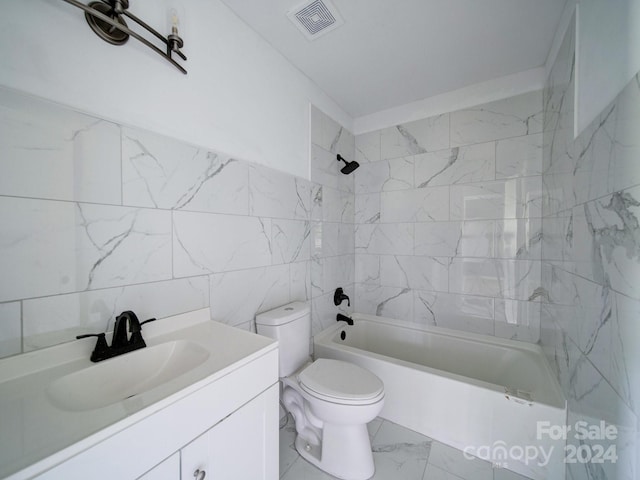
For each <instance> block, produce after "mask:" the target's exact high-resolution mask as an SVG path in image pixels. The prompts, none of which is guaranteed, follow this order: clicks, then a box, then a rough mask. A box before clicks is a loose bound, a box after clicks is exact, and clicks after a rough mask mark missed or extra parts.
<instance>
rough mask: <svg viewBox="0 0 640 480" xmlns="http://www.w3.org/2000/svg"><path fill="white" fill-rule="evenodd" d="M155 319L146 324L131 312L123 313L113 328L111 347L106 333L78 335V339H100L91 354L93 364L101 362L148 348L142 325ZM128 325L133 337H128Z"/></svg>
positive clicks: (117, 318)
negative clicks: (143, 336)
mask: <svg viewBox="0 0 640 480" xmlns="http://www.w3.org/2000/svg"><path fill="white" fill-rule="evenodd" d="M154 320H155V318H150V319H149V320H145V321H144V322H140V321H139V320H138V317H137V316H136V314H135V313H133V312H132V311H131V310H127V311H126V312H122V313H121V314H120V315H118V316H117V317H116V323H115V325H114V326H113V338H112V340H111V346H109V345H107V340H106V337H105V334H104V333H90V334H87V335H78V336H77V337H76V338H77V339H80V338H87V337H98V341H97V342H96V346H95V348H94V349H93V352H92V353H91V361H92V362H100V361H102V360H106V359H107V358H112V357H116V356H118V355H122V354H123V353H128V352H132V351H134V350H138V349H140V348H144V347H146V346H147V344H146V343H145V341H144V339H143V338H142V325H144V324H145V323H148V322H153V321H154ZM127 323H128V324H129V332H130V333H131V337H130V338H128V337H127Z"/></svg>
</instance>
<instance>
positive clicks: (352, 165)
mask: <svg viewBox="0 0 640 480" xmlns="http://www.w3.org/2000/svg"><path fill="white" fill-rule="evenodd" d="M336 160H338V161H339V162H344V167H342V168H341V169H340V171H341V172H342V173H344V174H345V175H349V174H350V173H351V172H353V171H354V170H355V169H356V168H358V167H359V166H360V164H359V163H358V162H356V161H355V160H353V161H351V162H347V161H346V160H345V159H344V158H342V155H340V154H338V155H337V156H336Z"/></svg>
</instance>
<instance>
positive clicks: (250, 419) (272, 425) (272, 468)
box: [180, 384, 278, 480]
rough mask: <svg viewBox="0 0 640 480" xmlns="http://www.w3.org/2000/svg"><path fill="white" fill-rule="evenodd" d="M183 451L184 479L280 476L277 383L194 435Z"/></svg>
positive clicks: (274, 478) (252, 479)
mask: <svg viewBox="0 0 640 480" xmlns="http://www.w3.org/2000/svg"><path fill="white" fill-rule="evenodd" d="M180 455H181V459H182V462H181V464H182V468H181V472H182V477H181V478H182V480H201V479H205V480H230V479H233V480H277V479H278V385H277V384H276V385H274V386H272V387H271V388H269V389H268V390H266V391H265V392H263V393H262V394H260V395H258V396H257V397H256V398H254V399H253V400H251V401H250V402H249V403H247V404H245V405H244V406H243V407H241V408H240V409H238V410H236V411H235V412H234V413H232V414H231V415H230V416H228V417H227V418H225V419H224V420H222V421H221V422H220V423H218V424H217V425H215V426H214V427H213V428H211V429H210V430H208V431H207V432H205V433H204V434H203V435H201V436H200V437H198V438H197V439H195V440H194V441H193V442H191V443H190V444H189V445H187V446H186V447H184V448H183V449H182V450H181V451H180ZM198 471H199V472H205V474H204V475H203V474H202V473H200V474H199V475H198Z"/></svg>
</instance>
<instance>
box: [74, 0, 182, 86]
mask: <svg viewBox="0 0 640 480" xmlns="http://www.w3.org/2000/svg"><path fill="white" fill-rule="evenodd" d="M63 1H65V2H67V3H70V4H71V5H73V6H75V7H78V8H80V9H81V10H84V16H85V18H86V20H87V23H88V24H89V26H90V27H91V30H93V31H94V32H95V33H96V35H98V36H99V37H100V38H101V39H103V40H104V41H105V42H109V43H111V44H112V45H124V44H125V43H127V40H129V37H133V38H135V39H136V40H138V41H140V42H142V43H143V44H144V45H146V46H147V47H149V48H150V49H151V50H153V51H154V52H156V53H157V54H158V55H160V56H162V57H164V58H165V59H166V60H167V61H168V62H169V63H171V64H172V65H173V66H174V67H176V68H177V69H178V70H180V71H181V72H182V73H184V74H186V73H187V71H186V70H185V69H184V68H183V67H182V65H180V64H179V63H178V62H176V61H175V60H174V59H173V58H172V55H173V54H174V53H175V54H176V55H177V56H178V57H180V58H181V59H182V60H185V61H186V60H187V57H186V56H185V55H184V54H183V53H182V52H181V51H180V49H181V48H182V47H183V46H184V42H183V40H182V38H180V36H179V35H178V22H179V19H178V14H177V12H176V11H175V10H172V11H170V12H169V15H170V20H171V33H170V34H169V35H167V37H166V38H165V37H163V36H162V35H161V34H160V33H158V31H157V30H155V29H154V28H152V27H150V26H149V25H147V24H146V23H145V22H143V21H142V20H140V19H139V18H138V17H136V16H135V15H134V14H133V13H131V12H129V11H128V10H127V9H128V8H129V0H96V1H93V2H89V4H87V5H85V4H84V3H81V2H79V1H77V0H63ZM124 17H127V18H128V19H130V20H133V21H134V22H135V23H137V24H138V25H140V26H141V27H142V28H144V29H145V30H146V31H147V32H149V33H150V34H152V35H153V36H155V37H156V38H157V39H158V40H160V41H161V42H163V43H164V46H165V47H166V49H165V51H163V50H161V49H160V48H158V47H157V46H155V45H154V44H153V43H151V42H150V41H149V40H147V39H146V38H144V37H142V36H141V35H139V34H137V33H136V32H134V31H133V30H131V29H130V28H129V27H128V26H127V22H126V21H125V19H124Z"/></svg>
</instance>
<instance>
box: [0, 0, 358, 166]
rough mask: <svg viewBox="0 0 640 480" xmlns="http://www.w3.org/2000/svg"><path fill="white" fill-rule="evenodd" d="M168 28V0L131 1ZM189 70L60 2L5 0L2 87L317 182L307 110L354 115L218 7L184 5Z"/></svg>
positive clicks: (212, 3) (214, 3)
mask: <svg viewBox="0 0 640 480" xmlns="http://www.w3.org/2000/svg"><path fill="white" fill-rule="evenodd" d="M131 3H132V5H131V11H132V12H133V13H135V14H136V15H138V16H139V17H140V18H142V19H143V20H145V21H146V22H147V23H149V24H150V25H152V26H154V27H159V28H158V29H159V30H161V31H162V32H165V31H166V30H167V28H166V27H165V25H166V23H167V11H168V6H169V1H168V0H159V1H152V2H151V1H147V2H143V1H139V0H134V1H132V2H131ZM176 5H178V6H179V9H180V13H181V19H180V23H181V31H180V34H181V36H182V37H183V38H184V40H185V48H184V53H185V54H186V55H187V57H188V61H187V62H186V63H185V64H184V65H185V67H186V69H187V70H188V72H189V73H188V75H186V76H185V75H182V74H181V73H180V72H179V71H178V70H176V69H175V68H174V67H172V66H171V65H170V64H169V63H168V62H166V61H165V60H163V59H162V58H161V57H160V56H158V55H157V54H155V53H153V52H152V51H151V50H149V49H148V48H146V47H144V46H142V44H140V43H139V42H137V41H135V40H133V39H130V40H129V42H128V43H127V44H126V45H124V46H120V47H115V46H112V45H110V44H107V43H106V42H104V41H102V40H100V39H99V38H98V37H97V36H96V35H95V34H94V33H93V32H92V31H91V30H90V29H89V26H88V25H87V24H86V22H85V20H84V16H83V13H82V11H81V10H79V9H77V8H75V7H73V6H71V5H69V4H67V3H65V2H63V1H62V0H29V1H12V2H5V4H4V5H3V14H2V16H0V85H4V86H7V87H12V88H15V89H18V90H21V91H23V92H27V93H30V94H33V95H36V96H39V97H42V98H46V99H50V100H53V101H55V102H57V103H61V104H63V105H67V106H70V107H72V108H74V109H77V110H79V111H82V112H86V113H90V114H93V115H97V116H100V117H103V118H106V119H108V120H113V121H117V122H119V123H121V124H126V125H131V126H137V127H141V128H145V129H148V130H152V131H154V132H158V133H161V134H163V135H168V136H170V137H174V138H177V139H180V140H183V141H186V142H189V143H193V144H196V145H200V146H204V147H209V148H214V149H216V150H218V151H222V152H224V153H228V154H230V155H233V156H236V157H238V158H242V159H245V160H249V161H252V162H256V163H261V164H263V165H267V166H270V167H273V168H276V169H279V170H282V171H285V172H287V173H291V174H293V175H298V176H300V177H303V178H309V103H310V102H311V103H313V104H314V105H317V106H318V107H319V108H321V109H322V110H323V111H325V112H327V113H328V114H329V115H330V116H331V117H333V118H334V119H336V120H337V121H338V122H340V123H341V124H342V125H344V126H345V127H347V128H349V129H352V123H353V121H352V119H351V118H350V117H349V116H348V115H347V114H346V113H345V112H344V111H343V110H342V109H341V108H340V107H339V106H338V105H337V104H336V103H335V102H334V101H333V100H331V99H330V98H329V97H328V96H327V95H326V94H324V93H323V92H322V91H321V90H320V89H319V88H318V87H317V86H316V85H315V84H314V83H313V82H312V81H311V80H309V78H307V77H306V76H305V75H303V74H302V73H301V72H300V71H299V70H297V69H296V68H295V67H293V66H292V65H291V64H290V63H289V62H288V61H287V60H286V59H285V58H284V57H282V56H281V55H280V54H279V53H278V52H276V51H275V50H274V49H273V48H272V47H271V46H270V45H268V44H267V43H266V42H265V41H264V40H262V38H261V37H259V36H258V34H256V33H255V32H254V31H253V30H251V29H250V28H249V27H248V26H246V24H244V23H243V22H242V21H241V20H240V19H239V18H237V17H236V16H235V14H233V13H232V12H231V11H230V10H229V9H228V8H227V7H226V6H224V5H223V4H222V3H221V2H220V1H219V0H181V1H180V2H176Z"/></svg>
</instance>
